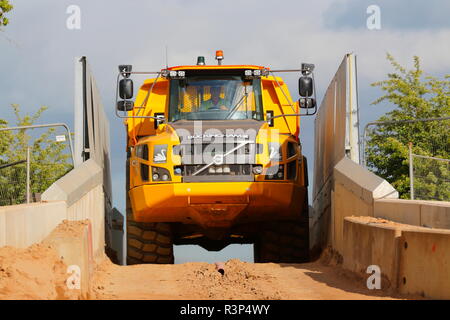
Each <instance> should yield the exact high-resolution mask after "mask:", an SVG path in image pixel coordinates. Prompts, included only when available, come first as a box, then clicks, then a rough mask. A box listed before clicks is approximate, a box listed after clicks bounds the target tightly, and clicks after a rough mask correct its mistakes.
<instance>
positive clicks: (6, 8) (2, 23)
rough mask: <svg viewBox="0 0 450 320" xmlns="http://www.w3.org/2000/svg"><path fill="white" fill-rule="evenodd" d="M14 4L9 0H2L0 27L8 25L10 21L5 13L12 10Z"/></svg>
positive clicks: (0, 3) (0, 0) (0, 1)
mask: <svg viewBox="0 0 450 320" xmlns="http://www.w3.org/2000/svg"><path fill="white" fill-rule="evenodd" d="M12 8H13V6H12V5H11V4H10V3H9V1H8V0H0V27H1V26H6V25H7V24H8V23H9V20H8V18H7V17H5V13H7V12H9V11H11V10H12Z"/></svg>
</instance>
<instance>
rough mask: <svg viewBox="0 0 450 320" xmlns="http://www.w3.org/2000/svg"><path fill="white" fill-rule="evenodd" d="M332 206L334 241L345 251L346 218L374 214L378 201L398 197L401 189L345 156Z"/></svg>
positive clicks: (338, 169)
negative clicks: (375, 203)
mask: <svg viewBox="0 0 450 320" xmlns="http://www.w3.org/2000/svg"><path fill="white" fill-rule="evenodd" d="M333 176H334V184H333V189H334V190H333V193H332V210H331V230H330V233H331V235H330V236H331V245H332V247H333V249H334V250H336V251H337V252H338V253H339V254H341V255H342V253H343V250H344V245H343V242H344V238H343V233H344V218H345V217H348V216H373V215H374V214H373V206H374V201H375V200H377V199H382V198H394V199H395V198H398V192H397V191H396V190H395V189H394V188H393V187H392V186H391V185H390V184H389V183H388V182H387V181H386V180H384V179H382V178H380V177H378V176H376V175H375V174H373V173H371V172H370V171H368V170H367V169H365V168H363V167H361V166H360V165H358V164H357V163H355V162H353V161H352V160H350V159H348V158H346V157H344V158H343V159H342V160H341V161H339V162H338V164H337V165H336V166H335V167H334V172H333Z"/></svg>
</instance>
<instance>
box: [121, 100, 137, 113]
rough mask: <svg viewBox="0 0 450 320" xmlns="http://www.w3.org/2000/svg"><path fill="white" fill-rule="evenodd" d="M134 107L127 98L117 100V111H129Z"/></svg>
mask: <svg viewBox="0 0 450 320" xmlns="http://www.w3.org/2000/svg"><path fill="white" fill-rule="evenodd" d="M133 108H134V103H133V101H129V100H120V101H117V110H119V111H131V110H133Z"/></svg>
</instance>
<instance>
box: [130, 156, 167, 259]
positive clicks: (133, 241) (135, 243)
mask: <svg viewBox="0 0 450 320" xmlns="http://www.w3.org/2000/svg"><path fill="white" fill-rule="evenodd" d="M126 166H127V167H126V173H127V174H126V211H127V264H128V265H130V264H143V263H154V264H163V263H164V264H173V263H174V256H173V237H172V228H171V225H170V223H164V222H153V223H143V222H137V221H134V219H133V212H132V209H131V203H130V198H129V196H128V190H129V160H127V165H126Z"/></svg>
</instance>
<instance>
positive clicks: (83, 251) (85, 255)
mask: <svg viewBox="0 0 450 320" xmlns="http://www.w3.org/2000/svg"><path fill="white" fill-rule="evenodd" d="M43 243H44V244H46V245H49V246H51V247H53V248H54V249H55V250H56V252H57V253H58V256H59V257H61V258H62V260H63V261H64V263H65V264H66V266H67V280H66V286H67V287H68V288H69V290H70V289H73V290H80V292H81V297H80V298H82V299H89V297H90V293H91V280H92V277H93V274H94V255H93V249H92V225H91V222H90V221H89V220H83V221H68V220H64V221H63V222H62V223H61V224H59V225H58V226H57V227H56V228H55V229H54V230H53V231H52V232H51V233H50V235H49V236H48V237H46V238H45V239H44V240H43ZM78 277H79V278H78ZM73 278H75V279H73ZM71 280H72V281H73V282H72V281H71ZM77 280H78V281H79V283H77ZM67 282H72V283H67ZM78 284H79V288H78V287H77V285H78ZM70 285H72V286H73V287H70Z"/></svg>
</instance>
